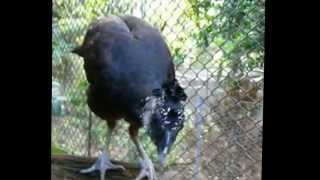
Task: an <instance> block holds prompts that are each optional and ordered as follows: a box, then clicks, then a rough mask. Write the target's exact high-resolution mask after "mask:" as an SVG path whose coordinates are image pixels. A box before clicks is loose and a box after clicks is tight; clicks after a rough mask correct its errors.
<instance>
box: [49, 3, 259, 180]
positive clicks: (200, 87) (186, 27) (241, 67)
mask: <svg viewBox="0 0 320 180" xmlns="http://www.w3.org/2000/svg"><path fill="white" fill-rule="evenodd" d="M52 10H53V17H52V20H53V24H52V30H53V40H52V46H53V54H52V67H53V73H52V144H54V145H56V146H59V147H60V148H61V149H63V150H64V151H66V152H67V153H68V154H74V155H80V156H97V153H98V151H99V150H100V149H102V148H104V144H105V138H106V133H107V128H106V127H107V126H106V123H105V122H103V121H101V120H100V119H99V118H97V117H96V116H95V115H94V114H92V113H91V112H90V110H89V108H88V107H87V104H86V94H85V92H86V88H87V86H88V84H87V81H86V77H85V74H84V70H83V68H82V65H83V64H82V63H83V62H82V60H81V59H80V58H79V57H78V56H76V55H74V54H72V53H70V51H71V50H72V49H73V48H74V47H76V46H77V45H80V44H81V42H82V40H83V38H84V35H85V32H86V30H87V28H88V26H89V24H90V23H91V22H92V21H94V20H95V19H97V18H98V17H100V16H108V15H111V14H112V15H124V14H126V15H134V16H137V17H140V18H142V19H144V20H145V21H147V22H148V23H150V24H151V25H153V26H155V27H158V28H159V29H160V30H161V33H162V35H163V37H164V38H165V40H166V42H167V44H168V46H169V48H170V51H171V52H172V57H173V60H174V63H175V66H176V71H177V72H176V73H177V74H176V75H177V79H178V80H179V82H180V83H181V85H182V86H183V87H184V88H185V91H186V93H187V94H188V97H189V98H188V101H187V107H186V112H185V114H186V117H187V118H186V122H185V127H184V129H183V130H182V131H181V133H180V134H179V136H178V138H177V140H176V142H175V144H174V146H173V148H172V151H171V153H170V155H169V157H168V162H167V164H168V165H167V166H166V169H165V171H164V172H163V173H162V174H161V176H162V178H163V179H173V178H175V179H183V180H184V179H201V180H206V179H213V180H220V179H222V180H233V179H239V180H258V179H261V159H262V126H263V120H262V109H263V75H264V74H263V72H264V61H263V58H264V1H261V0H252V1H249V0H239V1H234V0H216V1H214V0H198V1H197V0H120V1H119V0H90V1H89V0H54V1H53V9H52ZM127 129H128V124H126V123H125V122H123V123H120V124H119V127H118V128H117V130H116V132H115V135H113V138H112V141H111V147H110V154H111V157H112V158H113V159H117V160H123V161H127V162H137V156H136V153H135V151H132V149H135V147H134V146H133V144H132V142H131V141H130V139H129V135H128V133H127ZM140 139H141V140H142V143H143V144H144V146H145V148H146V150H147V152H148V154H149V155H150V156H151V158H152V159H153V160H154V161H155V162H156V161H157V153H156V151H155V150H156V149H155V147H154V145H153V144H152V143H151V141H150V139H149V138H148V137H147V136H145V135H144V132H143V130H141V132H140Z"/></svg>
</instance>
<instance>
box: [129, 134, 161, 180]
mask: <svg viewBox="0 0 320 180" xmlns="http://www.w3.org/2000/svg"><path fill="white" fill-rule="evenodd" d="M133 142H134V144H135V145H136V147H137V149H138V152H139V155H140V157H141V158H142V159H141V160H140V164H141V171H140V173H139V175H138V176H137V177H136V179H135V180H141V179H142V178H144V177H146V176H147V177H148V179H149V180H157V179H158V178H157V175H156V171H155V169H154V166H153V163H152V161H151V159H150V158H149V156H148V154H147V153H146V152H145V150H144V148H143V146H142V145H141V144H140V142H139V141H138V140H137V139H136V138H135V140H133Z"/></svg>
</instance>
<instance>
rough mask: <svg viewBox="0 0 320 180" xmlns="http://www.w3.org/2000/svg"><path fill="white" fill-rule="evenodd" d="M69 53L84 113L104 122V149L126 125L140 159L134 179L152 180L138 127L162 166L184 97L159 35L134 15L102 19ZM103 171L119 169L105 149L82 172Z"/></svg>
mask: <svg viewBox="0 0 320 180" xmlns="http://www.w3.org/2000/svg"><path fill="white" fill-rule="evenodd" d="M73 52H74V53H76V54H78V55H79V56H81V57H82V58H83V59H84V69H85V73H86V77H87V80H88V82H89V88H88V90H87V96H88V98H87V102H88V105H89V108H90V109H91V111H93V112H94V113H95V114H96V115H97V116H99V117H100V118H101V119H104V120H106V122H107V125H108V128H109V130H108V134H107V143H106V144H107V149H108V146H109V144H110V139H111V135H112V131H113V130H114V129H115V127H116V124H117V121H118V120H120V119H124V120H126V121H127V122H128V123H129V124H130V126H129V134H130V138H131V140H132V141H133V142H134V144H135V146H136V147H137V149H138V152H139V156H140V157H141V159H142V160H141V165H142V169H141V171H140V174H139V175H138V177H137V178H136V179H137V180H139V179H142V178H143V177H145V176H147V177H149V179H157V177H156V173H155V170H154V166H153V163H152V161H151V160H150V158H149V157H148V155H147V153H146V152H145V150H144V148H143V146H142V145H141V144H140V142H139V140H138V138H137V135H138V131H139V128H140V127H144V128H145V130H146V132H147V134H148V135H149V136H150V138H151V140H152V141H153V143H154V144H155V145H156V147H157V151H158V155H159V160H160V164H161V165H162V166H163V165H164V162H165V157H166V155H167V154H168V153H169V152H170V148H171V146H172V144H173V143H174V141H175V139H176V136H177V135H178V133H179V131H180V130H181V129H182V128H183V122H184V119H185V117H184V107H185V101H186V98H187V95H186V94H185V92H184V90H183V88H182V87H181V86H180V85H179V83H178V81H177V79H176V77H175V70H174V64H173V61H172V57H171V55H170V52H169V49H168V47H167V45H166V43H165V41H164V40H163V38H162V37H161V34H160V32H159V31H158V30H157V29H155V28H153V27H151V26H150V25H149V24H147V23H146V22H144V21H143V20H141V19H139V18H136V17H133V16H109V17H103V18H99V19H98V20H97V21H95V22H94V23H92V24H91V25H90V27H89V30H88V31H87V33H86V35H85V39H84V42H83V44H82V45H81V46H79V47H77V48H75V49H74V50H73ZM108 169H124V168H123V167H122V166H119V165H115V164H112V163H111V162H110V160H109V157H108V154H107V151H106V150H105V151H103V153H102V154H101V155H100V156H99V158H98V160H97V162H96V163H95V164H94V165H93V166H92V167H90V168H88V169H84V170H82V171H81V172H82V173H88V172H92V171H94V170H99V171H100V175H101V180H102V179H104V177H105V171H106V170H108Z"/></svg>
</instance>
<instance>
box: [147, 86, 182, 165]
mask: <svg viewBox="0 0 320 180" xmlns="http://www.w3.org/2000/svg"><path fill="white" fill-rule="evenodd" d="M179 87H180V86H179ZM179 90H182V88H181V89H179ZM179 93H180V94H179ZM179 93H176V94H174V96H172V95H173V94H170V93H168V92H166V90H159V89H158V90H154V91H153V96H151V97H149V98H147V103H146V104H145V111H144V116H143V118H144V125H145V128H146V131H147V132H148V134H149V136H150V137H151V140H152V141H153V143H154V144H155V145H156V147H157V151H158V155H159V161H160V164H161V166H163V165H164V162H165V158H166V156H167V155H168V154H169V152H170V149H171V147H172V145H173V143H174V142H175V140H176V137H177V135H178V133H179V132H180V130H181V129H182V128H183V123H184V120H185V116H184V107H185V103H184V102H185V100H186V98H187V96H186V94H185V93H184V91H183V90H182V91H181V92H179Z"/></svg>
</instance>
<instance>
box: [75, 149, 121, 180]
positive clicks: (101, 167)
mask: <svg viewBox="0 0 320 180" xmlns="http://www.w3.org/2000/svg"><path fill="white" fill-rule="evenodd" d="M113 169H121V170H123V171H124V170H125V168H124V167H123V166H122V165H116V164H112V163H111V161H110V160H109V158H108V155H107V153H106V152H105V151H104V152H103V153H101V154H100V156H99V157H98V160H97V161H96V162H95V164H93V165H92V166H91V167H90V168H87V169H82V170H80V173H82V174H86V173H91V172H93V171H96V170H98V171H100V176H101V180H104V176H105V172H106V171H107V170H113Z"/></svg>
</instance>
